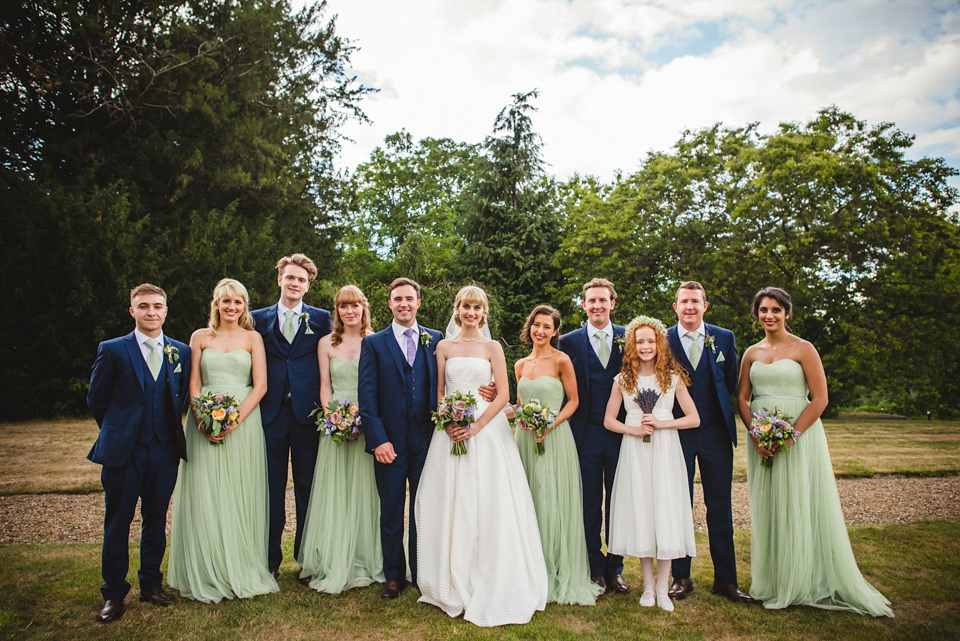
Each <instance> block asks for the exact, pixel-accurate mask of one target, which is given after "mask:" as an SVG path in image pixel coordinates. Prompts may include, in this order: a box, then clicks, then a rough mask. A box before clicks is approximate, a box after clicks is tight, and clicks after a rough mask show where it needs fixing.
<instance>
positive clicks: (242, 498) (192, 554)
mask: <svg viewBox="0 0 960 641" xmlns="http://www.w3.org/2000/svg"><path fill="white" fill-rule="evenodd" d="M251 369H252V360H251V356H250V353H249V352H247V351H246V350H243V349H237V350H233V351H230V352H219V351H217V350H215V349H209V348H208V349H205V350H203V353H202V355H201V360H200V372H201V377H202V380H203V389H202V392H208V391H215V392H223V393H225V394H230V395H232V396H234V397H235V398H236V399H237V401H238V402H243V399H245V398H246V397H247V395H248V394H249V393H250V391H251V390H252V389H253V388H252V385H251ZM187 423H188V425H187V428H186V429H185V430H184V432H185V433H186V438H187V459H188V460H186V461H180V473H179V476H178V478H177V487H176V490H175V491H174V494H173V526H172V535H171V537H170V567H169V570H168V582H169V583H170V586H171V587H173V588H176V589H177V590H179V591H180V594H181V595H182V596H184V597H186V598H188V599H196V600H198V601H205V602H207V603H215V602H217V601H220V600H221V599H233V598H237V597H239V598H246V597H252V596H256V595H258V594H266V593H268V592H276V591H277V590H278V588H277V582H276V581H275V580H274V578H273V576H272V575H271V574H270V572H269V570H267V453H266V446H265V445H264V440H263V426H262V425H261V423H260V408H259V407H256V408H254V410H253V411H252V412H250V414H249V415H248V416H247V418H246V420H245V421H244V422H243V423H241V424H240V425H239V426H238V427H237V428H236V429H234V430H233V431H231V432H230V433H229V434H227V435H226V437H225V438H224V439H223V442H222V443H221V444H219V445H213V444H212V443H210V441H208V440H207V438H206V437H205V436H204V435H203V434H202V433H201V432H200V430H198V429H196V427H194V426H192V425H195V423H194V422H193V418H192V417H188V421H187Z"/></svg>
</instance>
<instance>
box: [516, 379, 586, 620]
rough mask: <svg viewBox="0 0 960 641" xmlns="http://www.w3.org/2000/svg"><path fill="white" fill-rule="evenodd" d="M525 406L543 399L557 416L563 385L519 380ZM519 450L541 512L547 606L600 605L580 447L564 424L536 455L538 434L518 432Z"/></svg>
mask: <svg viewBox="0 0 960 641" xmlns="http://www.w3.org/2000/svg"><path fill="white" fill-rule="evenodd" d="M517 398H518V400H519V401H520V403H528V402H530V400H531V399H534V398H535V399H538V400H539V401H540V402H541V403H546V404H547V405H548V406H549V407H550V411H551V412H553V413H554V414H556V413H558V412H559V410H560V408H561V407H562V405H563V383H561V382H560V380H559V379H556V378H553V377H552V376H541V377H539V378H536V379H529V378H526V377H521V378H520V380H519V381H517ZM515 436H516V439H517V449H518V450H519V451H520V460H521V461H522V462H523V469H524V471H525V472H526V475H527V482H528V483H529V485H530V493H531V494H532V495H533V505H534V507H535V508H536V510H537V523H538V525H539V526H540V541H541V543H542V544H543V558H544V561H545V562H546V565H547V582H548V583H547V602H548V603H561V604H568V605H595V604H596V602H597V596H599V595H600V593H601V592H602V591H603V589H602V588H601V587H600V586H599V585H597V584H596V583H594V582H593V581H591V580H590V564H589V562H588V561H587V541H586V539H585V538H584V536H583V491H582V489H581V486H580V459H579V458H578V457H577V445H576V443H575V442H574V440H573V433H572V432H571V431H570V424H569V423H567V422H566V421H564V422H563V423H561V424H559V425H557V426H556V427H554V428H553V430H551V431H550V433H549V434H547V437H546V438H545V439H544V442H543V443H544V452H543V454H540V455H537V443H536V440H535V439H534V436H533V432H530V431H528V430H517V431H516V434H515Z"/></svg>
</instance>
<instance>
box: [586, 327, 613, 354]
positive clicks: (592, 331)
mask: <svg viewBox="0 0 960 641" xmlns="http://www.w3.org/2000/svg"><path fill="white" fill-rule="evenodd" d="M587 331H588V332H590V344H591V345H593V351H594V353H596V354H597V356H598V357H599V356H600V351H599V350H600V339H599V338H597V337H596V333H597V332H600V331H603V332H606V333H607V335H606V336H604V337H603V340H604V341H605V342H606V343H607V353H608V354H613V323H611V322H610V321H607V326H606V327H604V328H603V329H597V328H596V327H594V326H593V325H590V324H589V323H588V324H587Z"/></svg>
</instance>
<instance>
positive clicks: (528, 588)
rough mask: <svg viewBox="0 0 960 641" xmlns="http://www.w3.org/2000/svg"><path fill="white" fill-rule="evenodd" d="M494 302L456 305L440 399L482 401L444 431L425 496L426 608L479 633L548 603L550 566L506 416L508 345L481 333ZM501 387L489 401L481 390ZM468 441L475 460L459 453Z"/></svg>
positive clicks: (419, 509) (472, 292)
mask: <svg viewBox="0 0 960 641" xmlns="http://www.w3.org/2000/svg"><path fill="white" fill-rule="evenodd" d="M488 309H489V304H488V302H487V296H486V294H485V293H484V292H483V290H482V289H480V288H479V287H474V286H468V287H464V288H463V289H461V290H460V291H459V292H458V293H457V298H456V302H455V303H454V321H455V322H456V323H457V325H459V326H460V333H459V334H457V335H456V336H455V337H453V338H452V339H447V340H443V341H440V343H439V344H438V345H437V380H438V381H443V382H444V383H443V387H441V388H440V389H439V390H438V391H437V398H438V399H440V398H442V397H443V396H445V395H448V394H452V393H454V392H457V391H460V392H465V393H471V394H473V395H474V397H475V398H476V399H477V402H478V404H477V410H476V414H475V416H477V417H478V418H477V419H476V420H475V421H474V422H473V423H472V424H471V425H469V426H468V427H466V428H460V427H448V428H447V430H446V431H445V432H435V433H434V435H433V440H432V441H431V442H430V449H429V451H428V453H427V460H426V463H425V464H424V466H423V475H422V477H421V479H420V486H419V490H418V492H417V505H416V509H415V518H416V522H417V532H418V539H419V540H418V543H417V547H418V549H419V555H418V560H417V564H418V572H417V574H418V583H419V588H420V591H421V592H422V594H423V596H421V597H420V601H422V602H424V603H430V604H433V605H435V606H437V607H438V608H440V609H442V610H443V611H444V612H446V613H447V614H448V615H450V616H451V617H456V616H459V615H460V614H461V613H463V618H464V619H466V620H467V621H470V622H472V623H474V624H476V625H479V626H495V625H505V624H510V623H527V622H528V621H530V619H531V618H532V617H533V613H534V612H536V611H537V610H543V608H544V607H545V605H546V600H547V569H546V565H545V563H544V560H543V550H542V548H541V545H540V533H539V531H538V530H537V518H536V513H535V511H534V507H533V498H532V497H531V495H530V488H529V487H528V486H527V479H526V476H525V475H524V472H523V465H522V464H521V462H520V455H519V453H518V452H517V445H516V442H515V441H514V438H513V434H512V432H511V431H510V425H509V424H508V423H507V419H506V417H505V416H504V415H503V413H502V412H501V411H500V410H501V409H503V406H504V405H505V404H506V402H507V399H508V396H509V386H508V384H507V363H506V359H505V358H504V355H503V348H502V347H501V346H500V343H498V342H496V341H493V340H490V339H488V338H486V337H484V336H483V335H481V333H480V330H481V328H482V327H483V326H484V325H485V324H486V315H487V310H488ZM491 373H492V375H493V380H494V382H495V383H496V389H497V396H496V398H494V400H493V402H491V403H486V402H485V401H484V400H483V399H482V398H481V397H480V395H479V393H478V388H479V387H480V385H484V384H487V383H489V382H490V377H491ZM457 441H463V442H464V444H465V445H466V450H467V453H466V454H464V455H462V456H455V455H453V454H451V453H450V450H451V446H452V444H453V443H455V442H457Z"/></svg>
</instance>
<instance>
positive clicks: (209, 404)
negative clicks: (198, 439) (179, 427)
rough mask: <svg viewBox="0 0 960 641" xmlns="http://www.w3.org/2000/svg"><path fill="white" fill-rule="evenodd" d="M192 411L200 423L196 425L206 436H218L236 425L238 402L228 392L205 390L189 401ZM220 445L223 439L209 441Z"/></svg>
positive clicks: (238, 412) (238, 410)
mask: <svg viewBox="0 0 960 641" xmlns="http://www.w3.org/2000/svg"><path fill="white" fill-rule="evenodd" d="M190 405H191V407H193V413H194V414H196V415H197V418H199V419H200V421H201V423H200V425H198V426H197V427H198V428H199V429H200V431H201V432H203V433H204V434H206V435H208V436H220V433H221V432H222V431H224V430H226V429H233V428H234V427H236V426H237V423H238V422H239V421H238V419H239V418H240V403H238V402H237V399H235V398H234V397H232V396H230V395H229V394H223V393H221V392H206V393H204V394H201V395H200V396H198V397H196V398H194V399H192V400H191V401H190ZM210 443H211V444H212V445H220V444H221V443H223V441H222V440H221V441H210Z"/></svg>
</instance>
